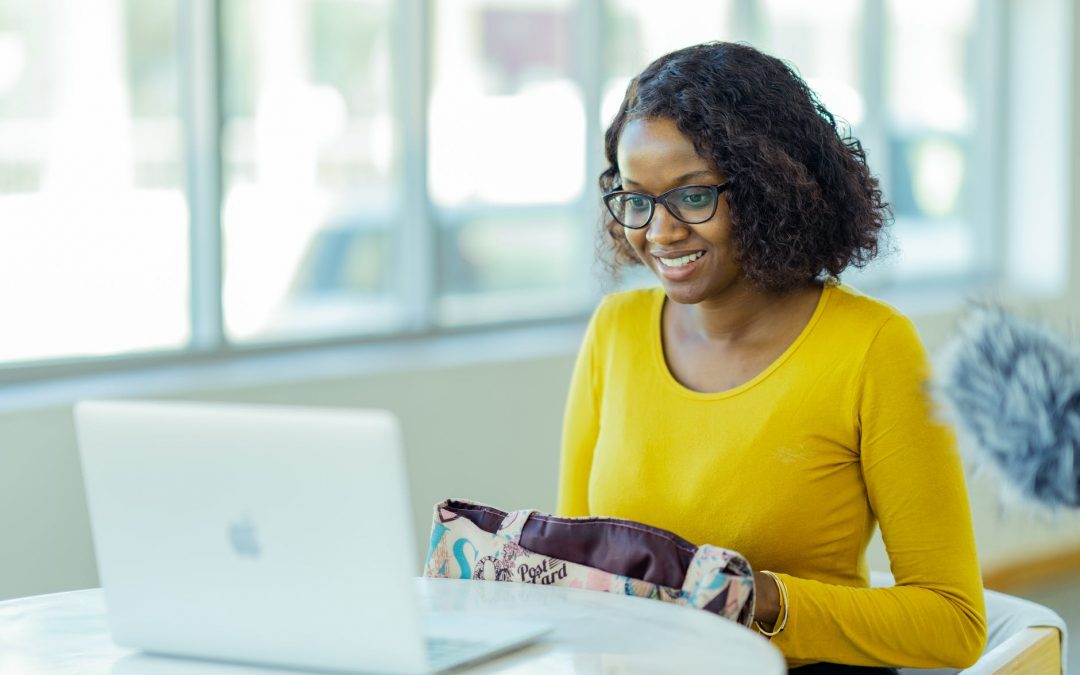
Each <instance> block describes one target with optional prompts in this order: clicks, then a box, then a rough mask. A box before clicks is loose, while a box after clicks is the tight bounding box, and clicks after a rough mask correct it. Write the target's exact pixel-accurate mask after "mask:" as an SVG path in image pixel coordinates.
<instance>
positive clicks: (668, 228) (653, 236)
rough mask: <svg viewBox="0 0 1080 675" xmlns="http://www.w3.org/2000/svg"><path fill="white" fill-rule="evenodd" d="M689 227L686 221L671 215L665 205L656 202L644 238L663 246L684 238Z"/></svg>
mask: <svg viewBox="0 0 1080 675" xmlns="http://www.w3.org/2000/svg"><path fill="white" fill-rule="evenodd" d="M689 232H690V229H689V227H688V226H687V225H686V223H684V222H682V221H681V220H679V219H678V218H676V217H675V216H673V215H671V212H670V211H668V209H667V207H666V206H664V205H663V204H657V205H656V209H655V210H654V211H653V216H652V220H651V221H649V227H648V228H647V229H646V231H645V238H646V239H647V240H649V241H650V242H652V243H654V244H659V245H660V246H665V245H667V244H670V243H671V242H675V241H679V240H681V239H685V238H686V235H687V234H689Z"/></svg>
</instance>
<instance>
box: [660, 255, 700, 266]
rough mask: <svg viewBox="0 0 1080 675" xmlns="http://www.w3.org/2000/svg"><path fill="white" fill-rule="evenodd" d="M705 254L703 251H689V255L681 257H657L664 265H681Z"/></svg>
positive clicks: (687, 263)
mask: <svg viewBox="0 0 1080 675" xmlns="http://www.w3.org/2000/svg"><path fill="white" fill-rule="evenodd" d="M703 255H705V253H704V252H703V251H698V252H697V253H691V254H690V255H684V256H683V257H681V258H657V260H659V261H660V262H661V263H663V264H664V265H665V266H666V267H682V266H683V265H689V264H690V263H692V262H694V261H695V260H697V259H698V258H700V257H701V256H703Z"/></svg>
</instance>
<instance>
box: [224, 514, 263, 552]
mask: <svg viewBox="0 0 1080 675" xmlns="http://www.w3.org/2000/svg"><path fill="white" fill-rule="evenodd" d="M228 531H229V543H231V544H232V548H233V551H235V552H236V554H237V555H239V556H241V557H245V558H258V557H259V553H260V550H259V542H258V540H257V539H256V538H255V523H254V522H252V520H251V518H249V517H248V516H247V515H245V516H244V517H243V518H241V519H240V520H236V521H233V522H232V523H229V529H228Z"/></svg>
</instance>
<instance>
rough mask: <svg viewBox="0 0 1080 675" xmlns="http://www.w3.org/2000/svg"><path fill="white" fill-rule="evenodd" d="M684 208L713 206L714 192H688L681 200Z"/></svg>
mask: <svg viewBox="0 0 1080 675" xmlns="http://www.w3.org/2000/svg"><path fill="white" fill-rule="evenodd" d="M679 201H681V202H682V203H683V205H684V206H690V207H698V208H700V207H702V206H712V192H711V191H709V190H688V191H687V192H684V193H683V195H682V199H680V200H679Z"/></svg>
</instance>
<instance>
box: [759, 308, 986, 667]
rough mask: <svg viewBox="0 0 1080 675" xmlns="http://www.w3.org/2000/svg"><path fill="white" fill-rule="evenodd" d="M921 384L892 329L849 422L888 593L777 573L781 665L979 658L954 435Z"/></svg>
mask: <svg viewBox="0 0 1080 675" xmlns="http://www.w3.org/2000/svg"><path fill="white" fill-rule="evenodd" d="M928 376H929V367H928V363H927V359H926V354H925V351H924V350H923V347H922V343H921V342H920V340H919V337H918V334H917V333H916V331H915V327H914V326H913V325H912V324H911V322H910V321H909V320H908V319H906V318H905V317H903V316H894V317H892V318H890V319H889V320H888V321H887V322H886V323H885V324H884V325H883V326H882V328H881V329H880V330H879V331H878V334H877V336H876V337H875V339H874V342H873V344H872V345H871V347H870V349H869V350H868V352H867V355H866V362H865V366H864V368H863V374H862V379H861V384H860V389H859V391H857V392H856V398H855V401H856V404H855V406H856V410H855V411H854V413H855V415H856V419H857V421H858V424H859V430H860V439H861V440H860V449H859V450H860V464H861V467H862V473H863V479H864V481H865V483H866V490H867V498H868V500H869V502H870V506H871V508H872V509H873V512H874V514H875V515H876V517H877V519H878V522H879V524H880V527H881V533H882V538H883V540H884V542H885V547H886V549H887V550H888V553H889V562H890V567H891V568H892V573H893V576H894V577H895V578H896V586H895V587H893V588H875V589H866V588H850V587H846V586H837V585H831V584H824V583H821V582H817V581H813V580H809V579H799V578H794V577H791V576H789V575H785V574H780V575H779V576H780V578H781V579H782V580H783V581H784V582H785V585H786V587H787V591H788V599H789V601H790V608H789V616H788V622H787V627H786V629H785V630H784V631H783V632H782V633H781V634H780V635H778V636H777V637H775V638H773V642H774V644H776V645H777V646H778V647H780V648H781V649H782V650H783V652H784V654H785V655H786V656H788V657H789V658H792V659H800V660H820V661H832V662H837V663H849V664H855V665H871V666H873V665H887V666H906V667H915V668H940V667H952V668H963V667H966V666H969V665H971V664H972V663H973V662H975V661H976V660H977V659H978V658H979V656H980V654H981V653H982V650H983V648H984V646H985V643H986V610H985V605H984V600H983V588H982V581H981V578H980V575H979V564H978V558H977V555H976V550H975V537H974V533H973V531H972V525H971V512H970V506H969V503H968V497H967V490H966V487H965V483H964V474H963V469H962V466H961V462H960V457H959V454H958V452H957V449H956V442H955V437H954V435H953V433H952V430H951V429H950V428H949V427H948V426H947V425H944V424H941V423H939V422H938V421H937V420H936V419H935V412H934V410H933V406H932V403H931V400H930V397H929V394H928V391H927V389H926V385H927V383H928ZM793 525H794V526H797V524H793Z"/></svg>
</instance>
